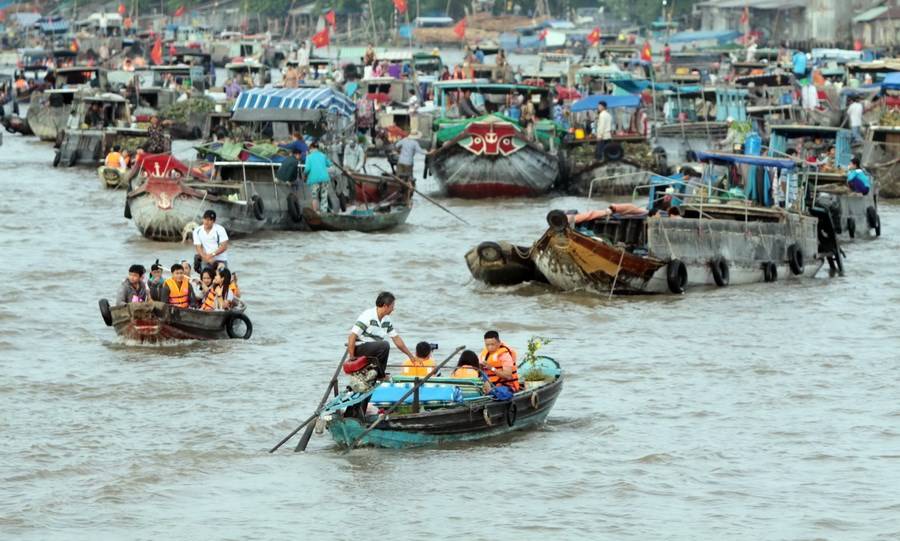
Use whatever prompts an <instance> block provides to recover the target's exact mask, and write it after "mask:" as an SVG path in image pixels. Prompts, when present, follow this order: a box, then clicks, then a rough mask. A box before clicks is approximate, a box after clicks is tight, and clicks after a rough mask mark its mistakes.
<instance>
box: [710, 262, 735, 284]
mask: <svg viewBox="0 0 900 541" xmlns="http://www.w3.org/2000/svg"><path fill="white" fill-rule="evenodd" d="M709 266H710V268H711V269H712V275H713V280H714V281H715V282H716V285H717V286H719V287H725V286H727V285H728V282H729V281H730V280H731V273H730V272H729V270H728V260H727V259H725V258H724V257H722V256H718V257H714V258H713V259H712V261H710V262H709Z"/></svg>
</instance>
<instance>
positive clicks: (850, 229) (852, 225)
mask: <svg viewBox="0 0 900 541" xmlns="http://www.w3.org/2000/svg"><path fill="white" fill-rule="evenodd" d="M847 234H848V235H850V238H851V239H855V238H856V220H854V219H853V218H847Z"/></svg>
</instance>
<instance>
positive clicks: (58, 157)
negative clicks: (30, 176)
mask: <svg viewBox="0 0 900 541" xmlns="http://www.w3.org/2000/svg"><path fill="white" fill-rule="evenodd" d="M61 159H62V155H61V154H60V152H59V151H58V150H57V151H56V154H55V155H54V156H53V167H59V161H60V160H61Z"/></svg>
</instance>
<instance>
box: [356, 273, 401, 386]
mask: <svg viewBox="0 0 900 541" xmlns="http://www.w3.org/2000/svg"><path fill="white" fill-rule="evenodd" d="M394 302H395V298H394V295H393V294H392V293H389V292H387V291H382V292H381V293H379V294H378V297H377V298H376V299H375V306H374V307H372V308H369V309H368V310H366V311H364V312H363V313H362V314H360V315H359V317H357V318H356V323H354V324H353V328H352V329H350V336H349V337H348V338H347V358H348V359H354V358H356V357H358V356H360V355H365V356H366V357H374V358H375V359H376V360H377V361H378V370H379V376H380V377H384V373H385V369H386V368H387V361H388V354H389V353H390V351H391V347H390V345H389V344H388V343H387V338H388V337H390V339H391V340H392V341H393V342H394V345H395V346H397V349H399V350H400V351H402V352H403V353H404V354H406V356H407V358H409V359H412V358H414V355H413V354H412V352H411V351H409V348H407V347H406V344H405V343H404V342H403V339H402V338H400V334H398V333H397V329H395V328H394V322H393V321H391V317H390V316H391V313H392V312H393V311H394Z"/></svg>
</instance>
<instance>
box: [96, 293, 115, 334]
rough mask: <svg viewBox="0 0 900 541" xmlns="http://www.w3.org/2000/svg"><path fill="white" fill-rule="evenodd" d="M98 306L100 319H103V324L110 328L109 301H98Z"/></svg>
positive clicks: (110, 313)
mask: <svg viewBox="0 0 900 541" xmlns="http://www.w3.org/2000/svg"><path fill="white" fill-rule="evenodd" d="M98 304H99V305H100V317H102V318H103V323H106V326H107V327H112V321H113V320H112V312H111V311H110V309H109V301H108V300H106V299H100V302H99V303H98Z"/></svg>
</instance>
